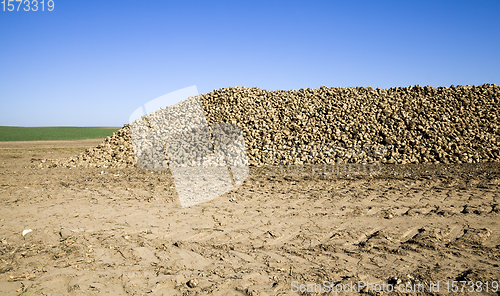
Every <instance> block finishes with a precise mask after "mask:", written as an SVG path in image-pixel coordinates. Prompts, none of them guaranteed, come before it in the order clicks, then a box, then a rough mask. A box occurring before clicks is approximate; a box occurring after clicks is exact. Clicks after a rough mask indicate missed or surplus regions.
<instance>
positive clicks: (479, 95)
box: [54, 84, 500, 167]
mask: <svg viewBox="0 0 500 296" xmlns="http://www.w3.org/2000/svg"><path fill="white" fill-rule="evenodd" d="M200 99H201V102H202V105H203V108H204V111H205V115H206V118H207V121H208V123H209V124H212V123H216V122H227V123H232V124H237V125H238V126H239V127H240V128H241V129H242V130H243V135H244V137H245V145H246V149H247V153H248V158H249V163H250V165H256V166H260V165H266V164H276V163H279V162H281V163H284V164H300V163H332V162H336V161H339V160H342V161H346V162H354V161H356V162H357V161H366V162H373V161H380V162H382V163H403V164H404V163H422V162H440V163H478V162H498V161H500V119H499V116H500V107H499V106H500V87H499V86H497V85H494V84H484V85H480V86H456V87H455V86H451V87H439V88H434V87H430V86H426V87H421V86H413V87H403V88H401V87H396V88H390V89H379V88H377V89H373V88H371V87H368V88H365V87H349V88H342V87H337V88H327V87H321V88H319V89H300V90H289V91H282V90H279V91H266V90H262V89H259V88H256V87H253V88H245V87H231V88H222V89H218V90H214V91H212V92H210V93H207V94H204V95H200ZM339 147H342V148H343V149H339ZM349 147H354V149H355V150H354V149H353V151H356V150H357V151H358V152H359V151H363V150H364V152H361V153H346V151H348V150H349ZM380 147H383V148H382V149H383V151H382V150H380V149H381V148H380ZM375 149H378V151H379V153H377V154H375V153H374V150H375ZM381 151H382V152H381ZM367 152H368V153H367ZM54 165H63V166H74V165H79V166H80V165H83V166H104V165H105V166H114V167H126V166H135V158H134V153H133V149H132V145H131V140H130V134H129V126H128V125H125V126H124V127H123V128H122V129H120V130H119V131H117V132H115V133H114V134H113V135H112V136H111V137H108V138H106V139H105V140H104V142H103V143H102V144H100V145H98V146H97V147H95V148H90V149H88V150H87V151H86V152H84V153H83V154H81V155H79V156H77V157H73V158H71V159H67V160H61V161H56V162H55V163H54Z"/></svg>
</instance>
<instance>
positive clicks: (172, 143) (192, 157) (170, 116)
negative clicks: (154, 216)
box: [129, 86, 249, 207]
mask: <svg viewBox="0 0 500 296" xmlns="http://www.w3.org/2000/svg"><path fill="white" fill-rule="evenodd" d="M164 106H167V107H165V108H164ZM129 122H130V136H131V139H132V146H133V149H134V155H135V158H136V162H137V166H138V167H139V168H144V169H149V170H167V169H170V171H171V173H172V176H173V179H174V184H175V189H176V191H177V194H178V195H179V201H180V204H181V206H182V207H189V206H192V205H196V204H198V203H201V202H205V201H208V200H211V199H214V198H216V197H218V196H220V195H222V194H224V193H226V192H229V191H231V190H233V189H234V188H235V187H236V186H239V185H241V184H242V183H243V181H245V179H246V178H247V176H248V172H249V169H248V157H247V152H246V149H245V140H244V138H243V132H242V130H241V129H240V128H239V127H238V126H237V125H233V124H229V123H214V124H212V125H210V126H209V125H208V123H207V120H206V118H205V113H204V111H203V107H202V104H201V101H200V98H199V96H198V91H197V89H196V86H192V87H188V88H184V89H181V90H178V91H176V92H172V93H170V94H167V95H165V96H162V97H160V98H157V99H155V100H152V101H150V102H148V103H146V104H145V105H144V108H143V107H139V108H138V109H137V110H136V111H134V112H133V113H132V115H131V116H130V120H129Z"/></svg>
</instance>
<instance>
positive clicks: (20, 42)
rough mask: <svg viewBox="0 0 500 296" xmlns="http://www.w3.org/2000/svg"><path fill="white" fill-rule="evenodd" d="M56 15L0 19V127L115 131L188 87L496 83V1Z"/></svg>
mask: <svg viewBox="0 0 500 296" xmlns="http://www.w3.org/2000/svg"><path fill="white" fill-rule="evenodd" d="M6 1H7V0H6ZM39 1H40V0H39ZM46 1H47V0H46ZM54 2H55V9H54V11H52V12H49V11H45V12H41V11H37V12H24V11H22V12H21V11H19V12H8V11H0V110H1V111H0V125H12V126H64V125H69V126H121V125H123V124H124V123H127V122H128V118H129V116H130V115H131V113H132V112H133V111H134V110H136V109H137V108H138V107H140V106H141V105H144V104H145V103H146V102H148V101H150V100H152V99H155V98H157V97H159V96H162V95H164V94H166V93H169V92H172V91H175V90H178V89H181V88H185V87H188V86H192V85H196V86H197V88H198V92H199V93H207V92H210V91H212V90H214V89H218V88H222V87H230V86H246V87H253V86H256V87H260V88H264V89H268V90H276V89H284V90H288V89H300V88H308V87H309V88H317V87H320V86H322V85H325V86H329V87H330V86H343V87H348V86H372V87H381V88H388V87H394V86H409V85H415V84H419V85H431V86H435V87H437V86H450V85H451V84H454V85H458V84H463V85H466V84H471V85H473V84H475V85H479V84H483V83H495V84H500V34H499V30H500V17H499V16H500V1H498V0H474V1H472V0H471V1H439V0H433V1H422V0H419V1H410V0H408V1H400V0H398V1H383V0H369V1H356V0H349V1H347V0H346V1H255V0H253V1H160V0H150V1H139V0H133V1H132V0H54ZM16 5H17V3H16ZM0 9H2V4H1V3H0ZM21 9H22V8H21Z"/></svg>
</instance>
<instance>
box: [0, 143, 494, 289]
mask: <svg viewBox="0 0 500 296" xmlns="http://www.w3.org/2000/svg"><path fill="white" fill-rule="evenodd" d="M100 142H101V140H85V141H53V142H10V143H9V142H4V143H0V205H1V216H0V239H1V240H2V242H1V243H0V295H104V294H108V295H146V294H148V295H297V294H301V293H295V292H292V289H293V283H294V282H296V283H295V284H297V283H298V284H311V283H323V282H324V281H330V282H331V283H333V284H338V283H349V282H351V281H352V282H358V281H369V282H370V283H392V284H396V285H398V284H400V283H402V284H407V283H410V284H411V285H414V284H419V283H423V284H425V287H426V290H425V292H424V293H423V294H430V292H429V290H428V288H427V287H428V285H429V284H431V283H433V284H435V283H437V282H438V281H439V282H440V292H441V293H445V292H446V286H445V284H444V283H445V282H446V281H452V280H459V281H460V280H465V281H474V282H477V281H481V282H486V281H489V283H491V282H492V281H493V280H497V281H498V280H499V278H500V266H499V264H500V226H499V224H498V223H499V222H500V219H499V217H500V216H499V215H500V213H499V212H500V205H499V198H500V194H499V192H500V191H499V189H500V165H499V164H498V163H482V164H455V165H445V164H432V165H424V164H419V165H394V164H393V165H384V166H383V167H382V172H381V173H380V174H379V175H375V176H368V175H356V176H352V175H350V176H346V175H336V174H335V175H326V176H323V175H319V174H315V175H311V174H308V173H307V170H305V171H304V172H302V173H294V174H288V175H286V176H283V175H274V176H273V173H272V171H270V170H269V169H268V168H258V167H252V168H251V171H250V176H249V178H248V179H247V180H246V181H245V182H244V184H243V185H242V186H240V187H239V188H237V189H236V190H235V191H232V192H230V193H227V194H225V195H223V196H220V197H218V198H216V199H214V200H212V201H210V202H206V203H203V204H199V205H196V206H193V207H190V208H181V207H180V206H179V202H178V200H177V196H176V193H175V190H174V184H173V180H172V178H171V175H170V174H169V173H168V172H167V171H163V172H153V171H145V170H140V169H134V168H124V169H118V168H113V169H111V168H71V169H70V168H66V167H56V168H50V169H47V168H44V169H41V168H39V167H38V165H37V164H38V163H39V161H40V160H41V159H45V158H49V159H54V158H62V157H69V156H71V155H75V154H77V153H79V152H83V151H84V150H85V148H88V147H94V146H95V145H97V144H98V143H100ZM25 229H32V232H30V233H27V234H26V235H25V236H23V235H22V232H23V230H25ZM367 292H370V291H367ZM302 294H306V295H318V294H319V293H308V292H305V293H302ZM372 294H373V293H372ZM453 294H454V295H458V294H461V293H453ZM489 294H497V295H498V294H499V293H498V292H497V293H491V291H490V293H489Z"/></svg>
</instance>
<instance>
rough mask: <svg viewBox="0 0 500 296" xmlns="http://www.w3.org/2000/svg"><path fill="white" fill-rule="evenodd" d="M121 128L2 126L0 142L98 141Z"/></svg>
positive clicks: (0, 128)
mask: <svg viewBox="0 0 500 296" xmlns="http://www.w3.org/2000/svg"><path fill="white" fill-rule="evenodd" d="M119 129H120V128H119V127H66V126H57V127H52V126H50V127H13V126H0V141H42V140H78V139H98V138H105V137H107V136H111V135H112V134H113V133H114V132H116V131H117V130H119Z"/></svg>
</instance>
